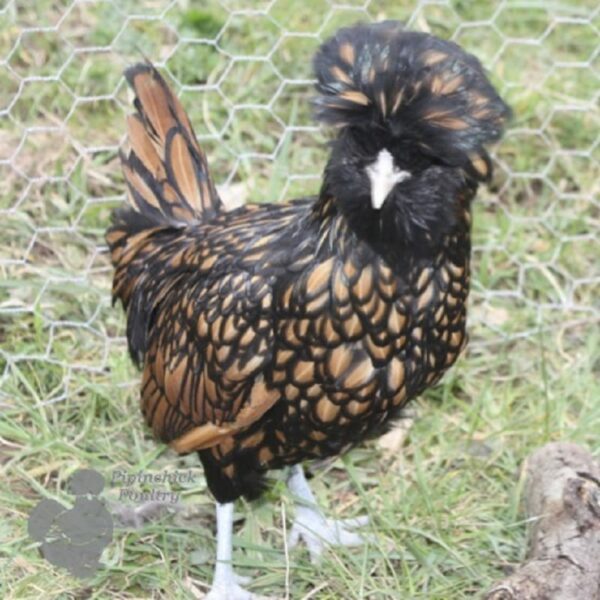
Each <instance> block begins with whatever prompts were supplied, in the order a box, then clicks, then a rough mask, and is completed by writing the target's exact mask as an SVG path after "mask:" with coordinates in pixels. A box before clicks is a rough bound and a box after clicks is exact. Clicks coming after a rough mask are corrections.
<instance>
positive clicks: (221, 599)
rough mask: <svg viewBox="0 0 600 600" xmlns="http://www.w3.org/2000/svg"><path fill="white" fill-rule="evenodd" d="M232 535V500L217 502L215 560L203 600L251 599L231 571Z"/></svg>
mask: <svg viewBox="0 0 600 600" xmlns="http://www.w3.org/2000/svg"><path fill="white" fill-rule="evenodd" d="M232 537H233V502H228V503H227V504H219V503H217V562H216V564H215V574H214V577H213V583H212V588H211V590H210V592H209V593H208V594H207V595H206V596H205V600H251V598H252V594H251V593H250V592H247V591H246V590H245V589H244V588H242V587H241V586H240V585H239V583H240V582H242V578H241V577H238V576H237V575H236V574H235V573H234V571H233V565H232V564H231V554H232V552H231V550H232V540H231V539H232Z"/></svg>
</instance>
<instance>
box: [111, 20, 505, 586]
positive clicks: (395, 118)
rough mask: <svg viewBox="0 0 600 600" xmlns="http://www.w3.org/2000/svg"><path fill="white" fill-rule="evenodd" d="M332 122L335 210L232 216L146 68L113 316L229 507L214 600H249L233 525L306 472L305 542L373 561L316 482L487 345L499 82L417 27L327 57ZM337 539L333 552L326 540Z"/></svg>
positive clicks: (322, 110)
mask: <svg viewBox="0 0 600 600" xmlns="http://www.w3.org/2000/svg"><path fill="white" fill-rule="evenodd" d="M314 69H315V75H316V78H317V84H316V87H317V97H316V99H315V115H316V118H317V119H318V120H319V121H321V122H323V123H324V124H326V125H328V126H330V127H331V128H332V130H333V132H334V135H333V141H332V145H331V153H330V156H329V159H328V162H327V165H326V168H325V172H324V176H323V182H322V186H321V189H320V192H319V194H318V195H317V196H315V197H310V198H302V199H299V200H294V201H291V202H288V203H285V204H277V205H270V204H260V205H248V206H243V207H241V208H238V209H236V210H233V211H231V212H227V211H225V210H224V207H223V204H222V202H221V200H220V199H219V196H218V194H217V192H216V189H215V186H214V184H213V182H212V180H211V177H210V174H209V170H208V166H207V160H206V157H205V155H204V154H203V152H202V150H201V148H200V146H199V145H198V142H197V140H196V137H195V135H194V131H193V129H192V125H191V123H190V121H189V119H188V117H187V116H186V114H185V111H184V109H183V108H182V106H181V104H180V102H179V101H178V99H177V98H176V97H175V96H174V95H173V94H172V92H171V91H170V90H169V88H168V86H167V84H166V83H165V81H164V80H163V79H162V77H161V76H160V75H159V73H158V72H157V70H155V69H154V68H153V67H152V66H151V65H149V64H141V65H137V66H134V67H132V68H130V69H129V70H128V71H127V72H126V78H127V80H128V82H129V84H130V85H131V87H132V88H133V90H134V92H135V95H136V99H135V107H136V109H137V113H136V114H134V115H132V116H130V117H129V118H128V121H127V126H128V139H129V144H130V150H129V152H128V153H127V154H122V156H121V160H122V165H123V171H124V174H125V180H126V183H127V194H128V206H126V207H123V208H119V209H118V210H117V211H116V212H115V214H114V218H113V224H112V226H111V227H110V229H109V230H108V232H107V241H108V244H109V247H110V252H111V257H112V263H113V265H114V267H115V275H114V286H113V295H114V298H115V299H119V300H120V301H121V302H122V304H123V306H124V308H125V310H126V311H127V339H128V344H129V350H130V353H131V356H132V358H133V360H134V361H135V362H136V363H137V364H138V365H139V366H140V367H142V369H143V376H142V384H141V405H142V411H143V414H144V417H145V420H146V422H147V423H148V425H149V426H150V427H151V428H152V430H153V432H154V435H155V436H156V438H158V439H159V440H162V441H163V442H166V443H168V444H170V445H171V447H172V448H174V449H175V450H176V451H177V452H179V453H182V454H184V453H190V452H197V453H198V455H199V457H200V460H201V461H202V464H203V466H204V471H205V474H206V480H207V483H208V487H209V489H210V491H211V492H212V494H213V495H214V497H215V498H216V500H217V536H218V543H217V566H216V569H215V575H214V580H213V587H212V591H211V593H210V594H209V597H211V598H248V597H250V595H249V594H248V593H247V592H246V591H245V590H244V589H243V588H242V587H241V586H240V584H239V583H238V580H237V579H236V577H235V574H234V572H233V568H232V566H231V528H232V506H233V505H232V503H233V502H234V501H235V500H236V499H237V498H239V497H240V496H244V497H246V498H249V499H252V498H255V497H256V496H258V495H259V494H260V492H261V491H262V490H263V488H264V474H265V472H266V471H267V470H269V469H278V468H282V467H284V466H289V467H290V475H289V480H288V483H289V485H290V488H291V490H292V491H293V493H294V495H295V496H298V497H299V499H303V500H304V502H303V504H302V506H301V507H300V508H299V509H298V511H297V520H296V523H295V524H294V527H293V529H292V541H297V540H298V539H304V540H305V541H306V543H307V544H308V546H309V550H310V551H311V555H312V556H313V557H316V556H318V554H319V552H320V551H321V549H322V546H323V541H325V542H329V543H349V544H354V543H359V542H360V541H361V536H360V535H359V534H358V533H357V532H355V531H354V530H353V527H355V526H357V525H360V524H362V521H361V522H358V523H357V522H355V523H336V522H333V521H331V520H328V519H325V517H323V515H322V513H320V511H319V510H318V508H317V507H316V505H315V502H314V498H313V497H312V494H311V492H310V489H309V487H308V484H307V482H306V480H305V478H304V474H303V471H302V467H301V466H300V464H301V463H302V461H306V460H310V459H317V458H324V457H328V456H332V455H337V454H339V453H342V452H345V451H347V450H348V449H349V448H351V447H352V446H354V445H356V444H359V443H360V442H361V441H363V440H364V439H366V438H368V437H372V436H375V435H379V434H381V433H382V432H383V431H385V428H386V427H387V426H389V424H390V423H391V422H393V419H394V418H395V417H398V416H399V414H400V411H401V409H402V408H403V407H404V406H405V405H406V403H407V402H408V401H409V400H411V399H412V398H414V397H415V396H417V395H419V394H420V393H421V392H423V390H425V389H426V388H428V387H429V386H432V385H433V384H435V383H436V382H437V381H438V380H439V379H440V377H441V376H442V375H443V373H444V372H445V371H446V370H447V369H448V368H449V367H450V366H451V365H452V364H453V363H454V362H455V361H456V359H457V357H458V355H459V354H460V352H461V350H462V349H463V347H464V346H465V343H466V335H465V317H466V300H467V295H468V291H469V255H470V239H469V232H470V225H471V216H470V215H471V213H470V204H471V201H472V200H473V198H474V196H475V193H476V190H477V187H478V184H479V183H480V182H486V181H488V180H489V179H490V177H491V173H492V165H491V162H490V158H489V156H488V154H487V152H486V150H485V148H484V146H485V145H486V144H488V143H491V142H494V141H497V140H498V139H499V138H500V136H501V134H502V130H503V125H504V122H505V121H506V119H507V117H508V116H509V109H508V107H507V106H506V104H505V103H504V102H503V101H502V100H501V98H500V97H499V96H498V94H497V93H496V91H495V90H494V88H493V87H492V85H491V84H490V82H489V81H488V79H487V78H486V76H485V74H484V71H483V69H482V67H481V65H480V63H479V61H478V60H477V59H476V58H475V57H473V56H471V55H469V54H467V53H465V52H464V51H463V50H462V49H461V48H460V47H459V46H457V45H456V44H454V43H451V42H448V41H443V40H440V39H438V38H436V37H433V36H431V35H428V34H424V33H416V32H410V31H405V30H404V29H403V27H402V25H401V24H400V23H398V22H393V21H386V22H382V23H378V24H358V25H355V26H353V27H350V28H344V29H341V30H339V31H338V32H337V34H336V35H335V36H334V37H332V38H331V39H330V40H328V41H326V42H325V43H324V44H323V45H322V46H321V47H320V49H319V50H318V52H317V54H316V56H315V59H314ZM317 532H318V534H317Z"/></svg>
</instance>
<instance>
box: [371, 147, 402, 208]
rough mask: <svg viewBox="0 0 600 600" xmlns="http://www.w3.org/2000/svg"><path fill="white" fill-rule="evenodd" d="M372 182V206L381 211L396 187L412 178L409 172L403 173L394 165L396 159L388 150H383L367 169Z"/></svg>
mask: <svg viewBox="0 0 600 600" xmlns="http://www.w3.org/2000/svg"><path fill="white" fill-rule="evenodd" d="M367 175H368V176H369V179H370V180H371V206H372V207H373V208H374V209H375V210H380V209H381V207H382V206H383V203H384V202H385V199H386V198H387V197H388V195H389V193H390V192H391V191H392V189H393V188H394V186H395V185H396V184H397V183H400V182H401V181H405V180H406V179H409V178H410V173H409V172H408V171H401V170H400V169H398V167H396V165H394V158H393V157H392V155H391V154H390V153H389V152H388V151H387V150H382V151H381V152H380V153H379V154H378V156H377V159H376V160H375V162H374V163H373V164H371V165H369V166H368V167H367Z"/></svg>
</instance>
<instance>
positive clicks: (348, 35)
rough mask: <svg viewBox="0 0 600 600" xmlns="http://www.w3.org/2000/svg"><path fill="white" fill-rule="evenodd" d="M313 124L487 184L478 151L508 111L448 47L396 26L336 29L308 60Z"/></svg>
mask: <svg viewBox="0 0 600 600" xmlns="http://www.w3.org/2000/svg"><path fill="white" fill-rule="evenodd" d="M314 69H315V74H316V77H317V80H318V83H317V90H318V92H319V96H318V97H317V98H316V100H315V105H316V117H317V119H319V120H321V121H323V122H324V123H326V124H329V125H332V126H334V127H338V128H345V127H348V126H351V127H352V128H353V129H357V128H358V129H363V130H365V132H368V131H371V132H372V131H373V127H378V128H383V130H384V135H386V136H389V137H392V138H395V139H404V140H410V141H412V142H413V143H414V144H416V145H418V150H419V151H420V152H421V153H423V154H424V155H426V156H430V157H432V158H433V159H435V160H436V161H441V162H442V163H443V164H447V165H449V166H452V167H460V168H462V169H464V170H465V171H466V172H467V174H468V175H470V176H471V177H473V178H474V179H476V180H479V181H483V180H487V179H488V178H489V176H490V174H491V166H490V161H489V158H488V156H487V153H486V152H485V150H484V148H483V146H484V145H485V144H487V143H490V142H494V141H497V140H498V139H499V138H500V136H501V135H502V130H503V125H504V123H505V121H506V119H507V118H508V117H509V115H510V109H509V107H508V106H507V105H506V104H505V103H504V102H503V101H502V99H501V98H500V96H498V94H497V93H496V91H495V89H494V88H493V86H492V85H491V83H490V82H489V81H488V79H487V77H486V75H485V73H484V71H483V68H482V66H481V64H480V62H479V61H478V60H477V59H476V58H475V57H474V56H472V55H470V54H467V53H466V52H464V51H463V50H462V49H461V48H460V47H459V46H457V45H456V44H454V43H452V42H448V41H444V40H441V39H438V38H436V37H434V36H432V35H429V34H426V33H417V32H412V31H404V30H403V25H402V24H401V23H400V22H398V21H384V22H382V23H376V24H358V25H355V26H353V27H348V28H344V29H340V30H339V31H338V32H337V34H336V35H335V36H334V37H333V38H331V39H329V40H328V41H326V42H325V43H324V44H323V45H322V46H321V48H320V49H319V51H318V52H317V54H316V56H315V59H314Z"/></svg>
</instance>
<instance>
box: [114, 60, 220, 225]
mask: <svg viewBox="0 0 600 600" xmlns="http://www.w3.org/2000/svg"><path fill="white" fill-rule="evenodd" d="M125 77H126V79H127V81H128V82H129V85H131V87H132V88H133V90H134V92H135V96H136V97H135V101H134V104H135V107H136V109H137V114H134V115H130V116H129V117H128V118H127V132H128V141H129V144H130V146H131V149H130V151H129V154H128V155H125V154H121V164H122V167H123V173H124V174H125V179H126V181H127V191H128V197H129V203H130V205H131V206H132V207H133V208H134V209H135V210H136V211H137V212H139V213H141V214H142V215H144V216H145V217H148V218H149V219H151V220H152V221H154V222H156V223H168V224H171V225H177V224H183V223H186V222H193V221H197V220H205V219H207V218H210V217H212V216H214V214H215V213H216V212H218V211H219V210H220V209H221V201H220V200H219V197H218V195H217V192H216V190H215V187H214V185H213V183H212V181H211V179H210V176H209V173H208V166H207V163H206V157H205V156H204V153H203V152H202V150H201V149H200V146H199V145H198V142H197V140H196V135H195V134H194V130H193V129H192V125H191V123H190V121H189V119H188V116H187V115H186V113H185V111H184V110H183V107H182V106H181V103H180V102H179V100H178V99H177V97H176V96H175V95H174V94H173V93H172V92H171V90H170V89H169V87H168V86H167V84H166V82H165V80H164V79H163V78H162V77H161V75H160V74H159V72H158V71H157V70H156V69H155V68H154V67H153V66H152V65H150V64H138V65H136V66H134V67H131V68H130V69H127V71H125Z"/></svg>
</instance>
